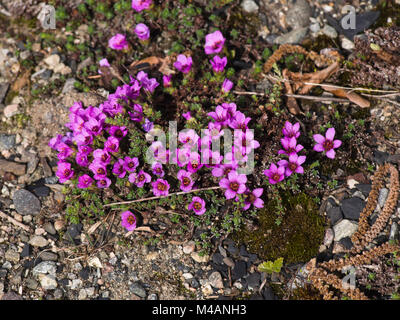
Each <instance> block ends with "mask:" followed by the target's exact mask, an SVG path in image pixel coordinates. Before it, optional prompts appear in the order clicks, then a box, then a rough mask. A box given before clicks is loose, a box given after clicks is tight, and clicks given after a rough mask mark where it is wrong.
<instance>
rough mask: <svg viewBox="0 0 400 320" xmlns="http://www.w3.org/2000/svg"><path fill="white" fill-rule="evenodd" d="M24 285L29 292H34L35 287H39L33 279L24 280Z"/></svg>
mask: <svg viewBox="0 0 400 320" xmlns="http://www.w3.org/2000/svg"><path fill="white" fill-rule="evenodd" d="M25 284H26V286H27V287H28V288H29V289H31V290H36V289H37V287H38V286H39V283H38V282H37V281H36V280H35V279H32V278H27V279H26V280H25Z"/></svg>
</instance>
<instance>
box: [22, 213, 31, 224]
mask: <svg viewBox="0 0 400 320" xmlns="http://www.w3.org/2000/svg"><path fill="white" fill-rule="evenodd" d="M32 219H33V218H32V216H31V215H30V214H28V215H26V216H23V217H22V221H23V222H25V223H31V222H32Z"/></svg>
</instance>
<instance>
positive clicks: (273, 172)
mask: <svg viewBox="0 0 400 320" xmlns="http://www.w3.org/2000/svg"><path fill="white" fill-rule="evenodd" d="M264 174H265V175H266V176H267V177H268V178H269V183H270V184H276V183H278V182H281V181H282V180H283V179H284V178H285V167H283V166H279V168H278V167H277V166H276V165H275V164H274V163H271V166H270V167H269V169H267V170H265V171H264Z"/></svg>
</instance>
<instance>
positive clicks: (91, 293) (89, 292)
mask: <svg viewBox="0 0 400 320" xmlns="http://www.w3.org/2000/svg"><path fill="white" fill-rule="evenodd" d="M85 290H86V294H87V296H88V297H93V296H94V293H95V288H94V287H90V288H86V289H85Z"/></svg>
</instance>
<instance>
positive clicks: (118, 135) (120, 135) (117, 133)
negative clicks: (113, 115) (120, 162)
mask: <svg viewBox="0 0 400 320" xmlns="http://www.w3.org/2000/svg"><path fill="white" fill-rule="evenodd" d="M114 135H115V137H117V138H122V136H123V134H122V131H121V130H120V129H118V130H117V131H115V133H114Z"/></svg>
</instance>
